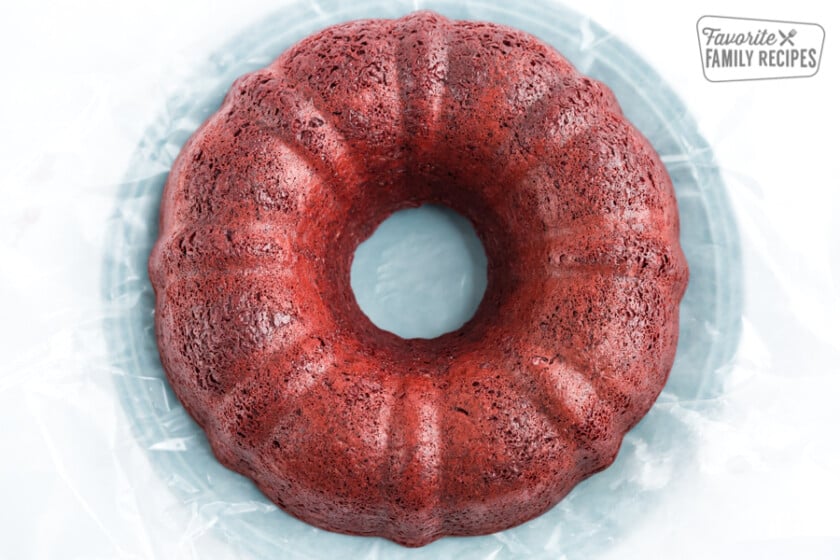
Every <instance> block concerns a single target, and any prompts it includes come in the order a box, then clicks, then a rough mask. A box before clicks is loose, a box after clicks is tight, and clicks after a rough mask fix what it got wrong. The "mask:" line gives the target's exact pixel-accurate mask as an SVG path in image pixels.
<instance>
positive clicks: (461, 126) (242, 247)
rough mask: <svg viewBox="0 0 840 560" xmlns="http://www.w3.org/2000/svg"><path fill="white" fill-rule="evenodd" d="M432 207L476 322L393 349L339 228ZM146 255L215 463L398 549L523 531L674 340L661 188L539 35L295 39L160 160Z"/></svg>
mask: <svg viewBox="0 0 840 560" xmlns="http://www.w3.org/2000/svg"><path fill="white" fill-rule="evenodd" d="M424 203H433V204H441V205H445V206H449V207H451V208H453V209H455V210H457V211H458V212H460V213H461V214H463V215H464V216H466V217H467V218H469V219H470V221H471V222H472V223H473V224H474V227H475V229H476V231H477V233H478V235H479V237H480V238H481V240H482V242H483V243H484V247H485V250H486V253H487V257H488V263H489V264H488V271H487V272H488V287H487V290H486V293H485V296H484V299H483V301H482V303H481V305H480V307H479V309H478V311H477V313H476V315H475V317H473V319H472V320H471V321H469V322H468V323H467V324H466V325H464V326H463V327H462V328H460V329H459V330H457V331H455V332H451V333H448V334H445V335H443V336H440V337H438V338H435V339H431V340H425V339H411V340H404V339H401V338H399V337H397V336H395V335H393V334H390V333H388V332H384V331H382V330H380V329H378V328H377V327H375V326H374V325H373V324H372V323H371V322H370V321H369V320H368V319H367V318H366V317H365V315H364V314H363V313H362V311H361V310H360V309H359V307H358V305H357V304H356V301H355V298H354V296H353V293H352V291H351V288H350V264H351V260H352V258H353V253H354V250H355V249H356V247H357V246H358V244H359V243H360V242H361V241H363V240H364V239H365V238H367V237H368V236H369V235H370V234H371V233H372V232H373V230H374V229H375V227H376V226H377V225H378V224H379V223H380V222H381V221H382V220H384V219H385V218H386V217H387V216H389V215H390V214H391V213H393V212H394V211H396V210H398V209H402V208H406V207H412V206H418V205H420V204H424ZM160 213H161V222H160V237H159V239H158V242H157V244H156V246H155V248H154V251H153V252H152V255H151V259H150V265H149V269H150V276H151V280H152V283H153V285H154V288H155V293H156V297H157V307H156V330H157V339H158V345H159V348H160V354H161V359H162V362H163V366H164V368H165V370H166V373H167V376H168V378H169V380H170V382H171V384H172V386H173V388H174V389H175V392H176V393H177V395H178V397H179V398H180V400H181V402H182V403H183V404H184V407H185V408H186V409H187V410H188V411H189V413H190V414H191V415H192V416H193V417H194V418H195V420H196V421H197V422H198V423H199V424H200V425H201V426H202V427H203V428H204V430H205V431H206V432H207V435H208V437H209V439H210V443H211V444H212V447H213V451H214V452H215V454H216V456H217V457H218V458H219V460H220V461H221V462H222V463H223V464H225V465H226V466H228V467H229V468H231V469H233V470H235V471H238V472H240V473H243V474H245V475H247V476H249V477H250V478H252V479H253V480H254V481H255V482H256V484H257V485H258V486H259V488H260V489H261V490H262V491H263V492H265V494H266V495H267V496H268V497H269V498H270V499H271V500H273V501H274V502H275V503H277V504H278V505H279V506H280V507H281V508H283V509H284V510H286V511H287V512H289V513H291V514H293V515H295V516H297V517H299V518H301V519H303V520H305V521H308V522H310V523H312V524H315V525H317V526H319V527H323V528H326V529H330V530H333V531H339V532H343V533H351V534H358V535H381V536H384V537H387V538H389V539H392V540H394V541H396V542H399V543H402V544H405V545H409V546H419V545H423V544H426V543H428V542H430V541H432V540H434V539H437V538H439V537H441V536H444V535H476V534H485V533H490V532H494V531H499V530H501V529H505V528H507V527H511V526H513V525H516V524H518V523H522V522H523V521H526V520H528V519H530V518H532V517H534V516H536V515H539V514H540V513H542V512H544V511H546V510H547V509H548V508H550V507H551V506H552V505H554V504H555V503H557V502H558V501H559V500H560V499H561V498H562V497H563V496H564V495H565V494H566V493H567V492H569V490H570V489H571V488H572V487H573V486H574V485H575V484H577V483H578V482H580V481H581V480H582V479H583V478H585V477H587V476H588V475H590V474H592V473H594V472H596V471H599V470H601V469H603V468H605V467H606V466H607V465H609V464H610V463H611V462H612V461H613V458H614V457H615V455H616V452H617V451H618V447H619V444H620V442H621V439H622V436H623V435H624V433H625V432H627V430H629V429H630V428H631V427H632V426H633V425H634V424H635V423H636V422H637V421H638V420H639V419H640V418H641V417H642V416H643V415H644V414H645V412H646V411H647V410H648V409H649V408H650V407H651V405H652V404H653V402H654V400H655V399H656V397H657V395H658V394H659V392H660V391H661V389H662V386H663V385H664V383H665V380H666V378H667V376H668V372H669V370H670V368H671V365H672V363H673V359H674V352H675V348H676V344H677V334H678V307H679V301H680V299H681V297H682V294H683V292H684V290H685V287H686V283H687V278H688V271H687V267H686V262H685V258H684V256H683V254H682V251H681V249H680V246H679V240H678V237H679V223H678V215H677V207H676V203H675V198H674V192H673V187H672V186H671V182H670V179H669V177H668V175H667V173H666V171H665V169H664V167H663V165H662V163H661V162H660V160H659V158H658V156H657V154H656V153H655V151H654V150H653V149H652V148H651V146H650V144H649V143H648V142H647V141H646V140H645V139H644V138H643V137H642V136H641V134H640V133H639V132H638V131H637V130H636V129H635V128H634V127H633V126H631V125H630V124H629V123H628V122H627V121H626V120H625V119H624V118H623V117H622V114H621V110H620V109H619V107H618V105H617V104H616V101H615V99H614V97H613V95H612V94H611V92H610V91H609V90H608V89H607V88H606V87H605V86H604V85H603V84H601V83H599V82H597V81H595V80H592V79H589V78H586V77H584V76H582V75H580V74H578V72H577V71H576V70H575V69H574V68H573V67H572V66H571V64H570V63H569V62H568V61H566V60H565V59H564V58H563V57H562V56H561V55H559V54H558V53H557V52H556V51H555V50H553V49H552V48H551V47H549V46H547V45H545V44H543V43H541V42H540V41H538V40H537V39H535V38H534V37H532V36H530V35H528V34H526V33H523V32H520V31H517V30H514V29H511V28H508V27H504V26H500V25H495V24H490V23H476V22H465V21H450V20H448V19H446V18H444V17H441V16H439V15H436V14H433V13H429V12H419V13H414V14H411V15H409V16H407V17H404V18H402V19H397V20H365V21H355V22H350V23H346V24H342V25H337V26H334V27H330V28H328V29H326V30H324V31H322V32H320V33H317V34H315V35H313V36H310V37H308V38H307V39H304V40H303V41H301V42H300V43H298V44H297V45H295V46H294V47H292V48H291V49H290V50H288V51H287V52H285V53H283V55H282V56H280V58H278V59H277V60H276V61H275V62H273V63H272V64H271V65H270V66H268V67H267V68H265V69H262V70H259V71H256V72H253V73H251V74H248V75H246V76H243V77H242V78H240V79H239V80H237V81H236V82H235V83H234V85H233V86H232V88H231V90H230V92H229V93H228V95H227V97H226V98H225V100H224V103H223V104H222V106H221V108H220V109H219V111H218V112H217V113H216V114H214V115H213V116H212V117H210V118H209V119H208V121H207V122H206V123H204V125H203V126H202V127H201V128H200V129H199V130H198V131H197V132H196V133H195V134H194V135H193V137H192V138H191V139H190V140H189V141H188V142H187V144H186V146H185V147H184V149H183V150H182V152H181V154H180V155H179V157H178V159H177V161H176V162H175V165H174V167H173V169H172V172H171V173H170V175H169V179H168V181H167V183H166V188H165V191H164V194H163V201H162V206H161V211H160Z"/></svg>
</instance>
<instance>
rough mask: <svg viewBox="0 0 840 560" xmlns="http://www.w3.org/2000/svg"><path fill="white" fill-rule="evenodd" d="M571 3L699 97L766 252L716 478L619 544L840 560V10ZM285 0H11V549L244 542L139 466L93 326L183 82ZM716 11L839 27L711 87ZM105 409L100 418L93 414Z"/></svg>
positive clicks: (709, 474)
mask: <svg viewBox="0 0 840 560" xmlns="http://www.w3.org/2000/svg"><path fill="white" fill-rule="evenodd" d="M567 5H569V6H571V7H572V8H574V9H576V10H578V11H580V12H586V13H589V14H590V15H591V16H592V18H593V19H594V20H596V21H598V22H599V23H600V24H601V25H603V26H604V27H606V28H607V29H608V30H610V31H612V32H613V33H615V34H617V35H618V36H619V37H620V38H622V39H623V40H625V41H626V42H628V43H629V44H630V45H632V46H634V47H635V48H636V49H637V51H638V52H639V53H640V54H641V55H642V56H643V57H644V58H645V59H646V60H647V61H648V62H649V63H650V64H651V65H652V66H654V67H655V68H656V69H657V70H658V71H659V72H660V73H661V74H662V76H663V77H664V78H665V80H666V81H667V82H668V83H670V84H671V86H672V87H673V88H674V89H675V90H676V91H677V92H678V93H679V94H680V95H681V96H682V98H683V100H684V101H685V103H686V105H687V106H688V107H689V109H690V110H691V112H692V114H693V115H694V117H695V118H696V119H697V121H698V123H699V125H700V128H701V130H702V132H703V133H704V134H705V135H706V138H707V139H708V140H709V142H710V143H711V144H712V145H713V146H714V149H715V152H716V155H717V158H718V161H719V163H720V165H721V168H722V170H723V172H724V178H725V180H726V182H727V186H728V189H729V194H730V196H731V199H732V202H733V204H734V206H735V210H736V213H737V220H738V225H739V228H740V231H741V234H742V238H743V252H744V264H745V297H746V301H745V305H746V308H745V312H744V315H745V322H744V333H743V337H742V341H741V344H742V348H741V352H739V356H749V359H745V358H741V359H739V361H738V365H737V367H736V369H735V371H734V372H733V373H732V376H733V379H734V383H733V386H732V388H731V390H729V391H728V392H727V393H726V394H725V395H724V397H722V398H721V400H722V404H723V406H722V414H721V417H720V418H718V419H717V420H716V421H715V422H714V423H709V422H707V421H703V424H701V425H698V426H696V428H697V430H703V431H704V432H705V433H706V434H707V437H704V438H703V440H702V441H703V443H704V445H703V447H702V448H701V449H700V450H699V460H698V465H700V466H698V470H699V471H702V472H698V475H697V476H696V477H692V476H690V474H691V473H688V475H687V476H682V477H680V478H679V479H678V480H679V483H678V484H676V483H675V484H674V485H673V487H672V488H671V489H670V491H671V493H672V498H671V499H669V500H668V501H667V503H665V504H663V505H662V506H660V507H659V508H657V510H656V511H654V512H652V513H651V514H650V515H647V516H645V517H644V519H642V520H640V522H639V524H638V526H637V527H636V529H635V530H634V531H633V532H632V533H631V534H629V535H624V536H623V537H622V538H621V539H620V540H618V541H617V542H616V543H615V547H614V548H613V550H612V553H611V554H609V555H608V557H610V558H624V559H626V558H649V557H664V555H666V554H668V555H670V556H679V557H683V558H706V557H711V558H730V557H731V558H741V557H759V556H760V557H763V558H790V557H792V556H799V557H805V558H837V557H840V516H838V514H837V508H836V504H837V503H838V502H840V479H838V477H837V476H836V473H837V472H840V447H838V445H837V443H838V441H837V440H838V438H837V435H836V432H837V428H838V426H840V412H838V410H839V409H840V407H838V406H837V405H836V402H837V398H838V397H837V396H838V395H840V372H839V371H838V370H840V367H838V358H840V321H838V317H839V316H840V297H838V295H837V294H838V292H840V226H838V225H837V222H836V216H837V215H838V214H840V194H838V187H840V184H838V183H840V181H838V175H837V156H836V154H835V151H836V145H837V142H836V132H835V131H836V130H837V128H838V127H839V126H840V118H838V111H837V108H836V99H837V96H838V92H840V77H839V76H838V72H840V65H839V64H838V61H840V50H838V48H837V46H836V45H837V44H838V40H837V36H836V30H837V29H840V26H839V25H838V23H840V17H838V16H837V15H836V14H835V13H833V11H832V9H831V8H829V7H827V6H830V4H827V3H820V2H816V1H799V2H795V3H784V4H777V5H774V6H769V5H767V4H766V3H761V2H738V3H732V2H723V1H711V2H668V3H665V2H663V3H661V4H654V3H650V7H647V5H645V4H643V3H640V2H636V3H630V4H620V3H618V2H591V1H590V2H583V1H570V2H567ZM277 7H278V3H277V2H262V1H249V0H240V1H238V2H235V3H229V4H220V3H200V2H192V1H191V2H183V3H177V4H175V5H172V4H170V3H168V2H163V1H161V0H149V1H147V2H143V3H136V4H133V5H127V4H122V3H106V2H101V3H93V2H90V3H85V4H83V5H81V6H78V5H71V4H66V5H58V4H57V5H51V4H48V3H38V2H33V3H23V2H19V3H15V4H14V7H12V8H6V9H5V10H4V12H5V13H4V17H3V18H2V20H0V47H2V49H1V50H0V52H2V53H3V63H4V64H3V66H4V70H5V80H4V86H3V87H2V88H0V123H2V124H3V135H2V137H0V189H2V191H1V192H0V194H2V200H3V204H2V205H0V263H2V268H0V293H3V294H4V296H5V297H4V304H5V306H4V313H3V318H2V320H0V411H2V412H0V420H2V424H3V425H4V426H5V429H4V430H3V431H2V432H0V449H3V450H4V451H5V453H6V455H5V458H6V459H5V461H2V462H0V496H3V498H4V507H3V508H2V511H1V512H0V542H2V550H1V551H0V552H2V554H0V556H3V557H9V558H56V557H59V558H98V557H101V558H147V557H159V558H172V557H187V556H189V555H195V556H196V557H201V558H234V557H238V554H237V552H236V551H234V550H231V549H229V548H226V547H225V546H224V545H223V544H220V543H219V542H218V541H217V539H216V537H215V536H214V535H213V534H212V532H207V533H204V534H201V535H191V534H190V531H191V530H193V529H194V528H191V527H190V526H188V525H187V522H188V520H189V512H188V511H184V506H183V505H181V504H180V503H178V502H176V501H175V500H174V498H173V497H172V496H171V494H170V493H169V492H168V490H167V488H166V487H165V485H164V483H163V482H162V481H160V480H159V479H158V478H157V476H156V475H155V474H154V473H153V472H152V471H151V469H150V470H149V472H148V473H145V475H143V476H141V477H140V480H138V477H137V473H132V476H131V477H128V476H127V475H126V474H125V473H123V472H121V471H120V469H119V467H118V465H115V462H114V456H115V455H134V454H137V455H139V456H142V454H143V453H145V451H144V450H141V449H139V448H138V447H137V446H136V445H134V444H133V443H132V438H131V436H130V434H128V433H127V430H126V427H125V426H124V423H123V422H122V419H121V411H120V407H119V404H118V403H117V402H116V401H115V399H114V397H113V394H112V393H113V390H112V386H111V385H112V384H111V380H110V378H109V377H108V376H107V375H92V374H91V371H96V367H99V368H100V369H101V367H102V366H101V365H100V366H96V364H93V363H91V358H92V357H96V356H101V357H102V362H105V361H106V360H105V355H106V349H105V345H104V340H103V337H102V333H101V332H99V330H98V328H97V327H98V324H95V323H92V322H90V321H88V318H90V317H93V316H95V315H96V313H97V310H98V307H99V305H100V302H99V299H100V294H99V291H98V286H99V282H100V266H101V263H100V260H101V255H102V245H103V241H104V239H103V236H104V233H105V223H106V220H107V218H108V217H109V216H110V214H111V212H112V210H113V195H114V193H113V192H112V191H113V188H114V187H113V185H114V184H115V183H116V182H118V181H119V179H120V177H121V174H122V172H123V171H124V169H125V166H126V164H127V161H128V158H129V156H130V155H131V153H132V152H133V150H134V148H135V141H136V139H137V138H139V137H140V135H141V134H142V132H143V128H144V126H145V123H146V122H147V121H148V119H150V118H151V117H152V116H153V115H154V114H155V113H156V112H157V110H158V109H159V107H160V106H161V104H162V103H163V102H164V101H165V100H166V99H167V94H168V89H167V88H168V85H167V84H170V83H172V82H173V81H177V80H179V79H181V78H183V77H184V75H185V71H184V68H189V66H190V63H191V62H196V63H198V62H201V61H202V60H203V56H205V55H206V53H207V52H209V51H211V50H213V49H214V48H216V47H218V46H219V45H221V44H222V43H224V41H225V39H226V38H228V37H230V36H231V35H233V34H235V33H236V32H237V31H238V30H239V29H240V28H241V27H243V26H244V25H246V24H247V23H249V22H252V21H254V20H256V19H258V18H259V17H260V14H262V13H265V12H266V11H269V10H275V9H277ZM705 14H717V15H737V16H746V17H760V18H768V19H791V20H798V21H808V22H816V23H820V24H822V25H823V26H824V27H825V28H826V31H827V37H826V44H825V51H824V53H823V64H822V67H821V69H820V72H819V74H818V75H817V76H816V77H814V78H808V79H804V80H782V81H773V82H751V83H732V84H713V83H709V82H706V81H705V80H704V79H703V76H702V72H701V69H700V64H699V56H698V52H697V40H696V36H695V35H694V33H695V31H694V24H695V22H696V20H697V18H698V17H700V16H701V15H705ZM832 220H834V221H835V223H834V224H832V223H831V222H832ZM99 373H102V372H101V371H99ZM106 373H107V372H106ZM90 409H95V410H97V418H100V419H101V420H102V422H101V424H100V425H90V424H89V423H86V421H85V418H89V417H90V416H89V415H87V414H85V412H86V411H87V410H90ZM697 480H702V484H698V483H696V481H697ZM132 485H133V488H132ZM115 496H119V497H120V499H119V500H117V499H115ZM143 519H156V520H157V522H156V523H154V524H146V523H144V522H143V521H142V520H143ZM161 520H164V522H163V523H162V522H160V521H161ZM162 527H167V528H168V529H166V530H168V532H165V531H166V530H165V529H161V528H162ZM199 530H204V529H203V528H199ZM173 547H175V551H174V552H173Z"/></svg>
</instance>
